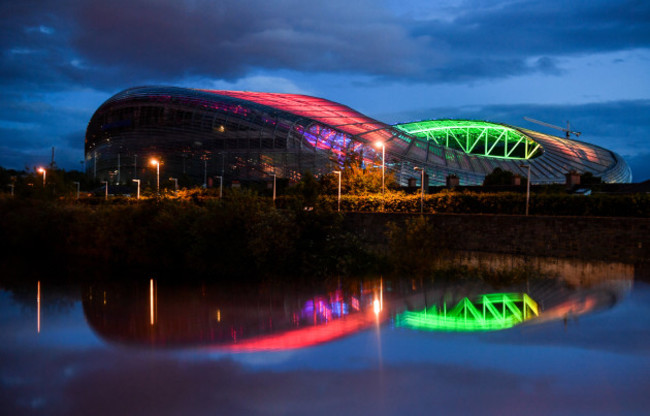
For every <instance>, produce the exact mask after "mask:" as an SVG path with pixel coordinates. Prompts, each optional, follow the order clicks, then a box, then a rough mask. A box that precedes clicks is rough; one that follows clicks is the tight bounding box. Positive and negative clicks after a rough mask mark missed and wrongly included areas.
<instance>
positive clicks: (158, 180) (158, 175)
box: [150, 159, 160, 194]
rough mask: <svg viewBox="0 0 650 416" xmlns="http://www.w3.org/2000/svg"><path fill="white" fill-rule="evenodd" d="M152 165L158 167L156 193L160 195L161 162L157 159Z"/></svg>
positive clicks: (152, 160) (152, 161) (153, 160)
mask: <svg viewBox="0 0 650 416" xmlns="http://www.w3.org/2000/svg"><path fill="white" fill-rule="evenodd" d="M150 163H151V164H152V165H155V166H156V193H157V194H160V162H159V161H158V160H156V159H151V162H150Z"/></svg>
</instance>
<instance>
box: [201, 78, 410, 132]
mask: <svg viewBox="0 0 650 416" xmlns="http://www.w3.org/2000/svg"><path fill="white" fill-rule="evenodd" d="M202 91H205V92H209V93H212V94H219V95H225V96H228V97H233V98H238V99H240V100H246V101H251V102H254V103H257V104H261V105H265V106H268V107H271V108H275V109H276V110H280V111H286V112H288V113H292V114H296V115H299V116H302V117H305V118H309V119H312V120H315V121H318V122H319V123H321V124H323V125H325V126H327V127H331V128H334V129H337V130H339V131H342V132H344V133H347V134H350V135H351V136H357V137H359V138H360V139H362V140H367V141H370V142H375V141H388V140H390V139H392V138H393V136H394V135H396V134H399V133H397V132H395V131H393V128H392V127H391V126H390V125H388V124H385V123H382V122H380V121H377V120H374V119H372V118H370V117H367V116H365V115H363V114H361V113H359V112H358V111H355V110H353V109H351V108H350V107H347V106H345V105H342V104H339V103H335V102H333V101H329V100H325V99H323V98H317V97H310V96H308V95H299V94H279V93H269V92H250V91H224V90H202Z"/></svg>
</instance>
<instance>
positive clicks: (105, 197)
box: [102, 181, 108, 201]
mask: <svg viewBox="0 0 650 416" xmlns="http://www.w3.org/2000/svg"><path fill="white" fill-rule="evenodd" d="M102 183H103V184H104V185H105V191H104V200H105V201H108V181H102Z"/></svg>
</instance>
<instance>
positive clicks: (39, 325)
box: [36, 280, 41, 334]
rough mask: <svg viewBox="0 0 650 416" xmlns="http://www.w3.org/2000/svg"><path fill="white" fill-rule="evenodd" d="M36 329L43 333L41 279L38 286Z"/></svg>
mask: <svg viewBox="0 0 650 416" xmlns="http://www.w3.org/2000/svg"><path fill="white" fill-rule="evenodd" d="M36 330H37V331H38V332H37V333H39V334H40V333H41V281H40V280H39V281H38V283H37V286H36Z"/></svg>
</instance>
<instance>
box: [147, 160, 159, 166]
mask: <svg viewBox="0 0 650 416" xmlns="http://www.w3.org/2000/svg"><path fill="white" fill-rule="evenodd" d="M149 163H151V165H152V166H157V165H159V164H160V162H158V160H157V159H151V161H149Z"/></svg>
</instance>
